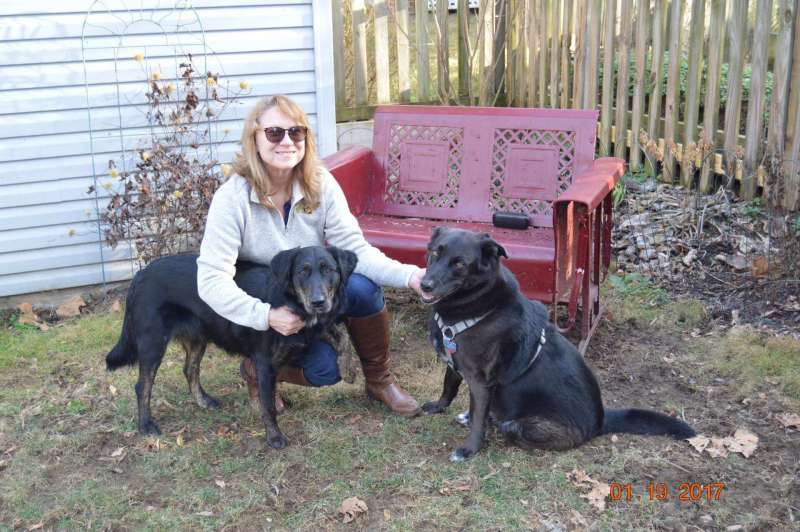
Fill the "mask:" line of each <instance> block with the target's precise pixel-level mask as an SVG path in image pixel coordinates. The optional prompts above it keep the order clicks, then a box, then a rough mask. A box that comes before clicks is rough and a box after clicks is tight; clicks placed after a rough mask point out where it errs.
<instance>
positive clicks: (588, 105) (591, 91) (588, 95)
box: [583, 0, 602, 109]
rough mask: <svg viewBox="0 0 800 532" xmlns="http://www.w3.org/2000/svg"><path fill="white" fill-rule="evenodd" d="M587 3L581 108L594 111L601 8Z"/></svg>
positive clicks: (598, 4)
mask: <svg viewBox="0 0 800 532" xmlns="http://www.w3.org/2000/svg"><path fill="white" fill-rule="evenodd" d="M588 3H589V9H588V17H587V21H586V24H587V25H588V27H589V31H588V38H587V41H588V42H587V43H586V76H585V77H584V79H585V80H586V82H585V83H584V92H583V94H584V96H583V107H584V108H585V109H594V108H596V107H597V87H598V85H599V79H598V78H599V76H598V75H597V70H598V66H599V64H600V26H601V24H602V18H601V9H600V8H601V7H602V6H601V4H600V2H596V1H594V0H588Z"/></svg>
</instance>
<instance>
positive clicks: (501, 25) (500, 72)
mask: <svg viewBox="0 0 800 532" xmlns="http://www.w3.org/2000/svg"><path fill="white" fill-rule="evenodd" d="M506 1H507V0H495V1H494V16H495V20H496V21H497V25H496V27H495V33H494V44H493V46H492V50H493V52H494V55H493V57H494V59H493V60H494V83H493V85H494V90H495V94H497V93H498V92H499V91H500V90H501V89H500V88H501V87H503V78H504V77H505V73H506V70H505V67H506V57H510V55H511V54H510V53H508V50H506V13H507V11H508V10H507V9H506V7H507V6H506ZM505 91H506V92H508V87H505Z"/></svg>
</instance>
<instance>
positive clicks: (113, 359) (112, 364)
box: [106, 275, 139, 371]
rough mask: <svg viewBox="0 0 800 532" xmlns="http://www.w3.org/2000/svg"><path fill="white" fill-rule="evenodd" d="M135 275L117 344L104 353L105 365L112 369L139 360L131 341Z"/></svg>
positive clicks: (126, 302)
mask: <svg viewBox="0 0 800 532" xmlns="http://www.w3.org/2000/svg"><path fill="white" fill-rule="evenodd" d="M137 277H138V275H137V276H134V278H133V281H131V285H130V288H129V289H128V297H127V298H126V300H125V317H124V318H123V319H122V332H121V333H120V335H119V340H117V345H115V346H114V348H113V349H112V350H111V351H109V352H108V354H107V355H106V367H107V368H108V369H109V370H110V371H113V370H115V369H117V368H121V367H122V366H130V365H132V364H134V363H136V361H137V360H139V353H138V352H137V351H136V345H135V343H134V341H133V338H134V334H133V333H134V331H133V308H134V301H133V300H134V298H135V297H136V285H137V284H138V283H137V282H136V280H137Z"/></svg>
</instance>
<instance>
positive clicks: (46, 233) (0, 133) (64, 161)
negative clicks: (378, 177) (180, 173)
mask: <svg viewBox="0 0 800 532" xmlns="http://www.w3.org/2000/svg"><path fill="white" fill-rule="evenodd" d="M126 4H127V7H126ZM178 5H179V6H182V5H183V3H182V2H178ZM177 20H180V22H179V24H180V26H178V24H176V21H177ZM133 21H136V22H134V23H133V24H131V22H133ZM330 27H331V23H330V2H328V1H327V0H314V1H313V2H312V0H280V1H270V0H260V1H255V0H237V1H236V2H225V1H223V0H193V1H192V2H191V8H189V9H186V8H185V6H184V8H183V9H177V10H176V9H174V8H173V6H172V5H171V4H170V3H169V2H164V1H163V0H162V1H158V0H127V2H125V1H122V0H105V1H103V2H92V1H90V0H87V1H76V0H41V1H39V2H30V1H21V0H11V1H5V2H2V3H0V93H2V96H1V97H0V101H2V108H0V114H1V115H2V123H3V126H4V127H2V129H0V296H8V295H13V294H22V293H28V292H38V291H42V290H50V289H59V288H68V287H75V286H82V285H90V284H96V283H102V282H112V281H119V280H124V279H127V278H130V277H131V275H132V274H133V273H134V270H135V261H132V260H131V259H130V257H131V250H130V249H129V248H128V247H127V246H126V245H120V246H118V247H117V248H116V249H111V248H109V247H107V246H105V245H104V244H103V243H102V238H101V234H100V231H99V230H98V224H97V212H98V208H99V209H101V210H102V208H103V207H104V205H105V202H106V201H107V197H108V193H109V191H108V190H107V189H106V188H104V187H103V185H106V186H108V187H111V186H113V185H114V184H115V183H114V180H113V179H112V178H111V177H110V176H109V175H108V174H107V172H108V161H109V160H117V161H122V158H121V157H120V155H121V153H123V152H126V153H128V154H132V153H133V152H132V151H131V150H132V149H133V148H135V147H136V146H137V143H139V142H140V139H141V138H142V136H146V135H147V134H148V132H149V130H148V127H147V125H148V124H147V120H146V117H145V112H146V109H147V106H146V101H145V98H144V93H145V92H146V90H147V85H146V81H145V80H146V77H147V72H151V71H153V70H156V69H158V70H160V71H162V72H165V75H167V74H166V73H168V72H170V71H173V72H174V71H177V70H178V69H177V61H176V59H175V58H176V57H178V58H179V59H180V58H181V57H182V54H183V53H184V52H186V51H189V52H191V53H192V54H193V57H194V63H195V67H196V69H197V70H201V67H207V69H208V70H211V71H213V72H219V74H220V84H226V85H227V86H229V87H231V88H232V89H233V90H234V91H237V90H239V89H238V87H239V82H240V81H246V82H247V84H248V86H249V88H248V90H247V91H246V92H244V93H242V94H241V95H240V97H239V101H240V105H235V106H229V107H228V108H227V109H226V110H225V112H224V113H223V114H221V115H220V120H219V122H218V126H217V127H216V129H214V130H213V131H212V138H213V140H214V141H215V142H214V144H213V145H214V151H213V156H214V158H216V159H217V160H219V161H221V162H225V161H230V160H231V159H232V157H233V154H234V153H235V151H236V150H237V143H238V138H239V135H240V130H241V124H242V119H243V117H244V116H245V115H246V113H247V111H248V109H249V108H250V106H251V105H252V104H253V103H254V102H255V101H257V100H258V99H259V98H261V97H263V96H267V95H271V94H276V93H284V94H288V95H289V96H291V97H292V98H294V99H295V100H296V101H297V102H298V103H300V105H301V106H302V107H303V108H304V109H305V110H306V112H307V113H308V114H309V117H310V119H311V124H312V128H313V129H314V131H315V132H316V133H317V139H318V144H319V148H320V152H321V154H322V155H326V154H328V153H331V152H333V151H334V150H335V149H336V130H335V109H334V105H335V104H334V95H333V66H332V55H331V54H332V52H331V50H332V38H331V30H330ZM120 31H124V33H125V35H124V37H122V38H119V37H116V36H115V35H116V34H117V33H119V32H120ZM204 51H205V53H204ZM137 52H139V53H143V54H144V56H145V60H144V61H143V62H137V61H135V60H134V54H135V53H137ZM115 54H116V57H115ZM198 74H199V75H200V76H201V77H200V79H201V81H202V80H204V79H205V76H204V73H203V72H198ZM201 85H202V83H201ZM92 185H96V186H97V190H98V197H97V198H95V196H94V195H90V194H87V190H88V189H89V187H90V186H92Z"/></svg>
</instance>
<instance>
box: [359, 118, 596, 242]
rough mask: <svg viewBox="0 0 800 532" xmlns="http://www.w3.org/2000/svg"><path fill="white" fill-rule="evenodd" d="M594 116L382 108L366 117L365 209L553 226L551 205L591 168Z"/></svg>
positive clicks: (453, 218) (407, 214)
mask: <svg viewBox="0 0 800 532" xmlns="http://www.w3.org/2000/svg"><path fill="white" fill-rule="evenodd" d="M596 123H597V111H594V110H571V109H563V110H562V109H527V108H498V107H447V106H441V107H434V106H411V105H406V106H403V105H391V106H381V107H378V109H377V110H376V111H375V126H374V133H373V146H372V149H373V151H374V153H375V157H376V163H377V168H376V169H375V170H376V171H375V173H374V179H373V182H372V183H371V184H370V198H371V199H370V205H369V207H368V210H369V211H370V212H373V213H377V214H388V215H397V216H417V217H422V218H431V219H439V220H464V221H476V222H489V221H491V219H492V214H493V213H494V212H497V211H504V212H516V213H524V214H527V215H529V217H530V219H531V223H532V224H533V225H536V226H538V227H552V225H553V219H552V218H553V215H552V202H553V200H555V199H556V198H557V197H558V195H559V194H560V193H561V192H563V191H564V190H566V188H567V187H568V186H569V185H570V184H571V183H572V179H573V177H574V176H575V175H576V174H578V173H580V172H581V171H583V170H584V169H586V168H588V167H589V166H590V165H591V163H592V161H593V160H594V147H595V131H596Z"/></svg>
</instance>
